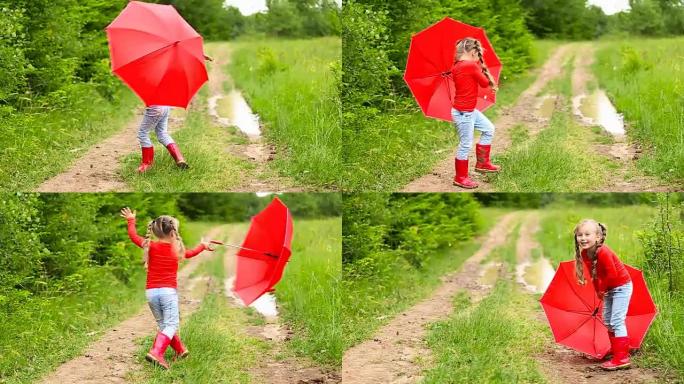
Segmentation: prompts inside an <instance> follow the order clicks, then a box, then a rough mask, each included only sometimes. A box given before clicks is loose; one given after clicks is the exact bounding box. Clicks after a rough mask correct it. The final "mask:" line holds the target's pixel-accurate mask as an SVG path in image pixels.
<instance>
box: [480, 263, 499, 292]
mask: <svg viewBox="0 0 684 384" xmlns="http://www.w3.org/2000/svg"><path fill="white" fill-rule="evenodd" d="M500 268H501V263H493V262H489V263H487V264H485V265H483V266H482V272H481V274H480V284H482V285H485V286H490V287H492V286H494V284H496V280H498V278H499V269H500Z"/></svg>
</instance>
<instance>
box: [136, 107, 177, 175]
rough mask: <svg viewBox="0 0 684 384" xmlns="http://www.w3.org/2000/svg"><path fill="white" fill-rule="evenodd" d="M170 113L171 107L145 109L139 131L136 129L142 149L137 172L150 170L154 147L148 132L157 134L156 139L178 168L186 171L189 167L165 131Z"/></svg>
mask: <svg viewBox="0 0 684 384" xmlns="http://www.w3.org/2000/svg"><path fill="white" fill-rule="evenodd" d="M170 112H171V107H166V106H161V105H152V106H149V107H146V108H145V114H144V115H143V120H142V123H140V129H138V140H139V141H140V148H141V149H142V162H141V163H140V166H139V167H138V172H140V173H144V172H146V171H147V170H148V169H150V168H152V162H153V161H154V146H153V145H152V141H151V140H150V131H152V130H154V131H155V132H156V133H157V139H158V140H159V142H160V143H162V145H163V146H165V147H166V149H167V150H168V151H169V153H170V154H171V157H173V159H174V160H175V161H176V165H177V166H178V168H181V169H187V168H188V167H189V166H188V163H186V162H185V158H183V155H182V154H181V152H180V149H179V148H178V145H177V144H176V143H175V142H174V141H173V138H171V136H170V135H169V132H168V131H167V128H168V124H169V113H170Z"/></svg>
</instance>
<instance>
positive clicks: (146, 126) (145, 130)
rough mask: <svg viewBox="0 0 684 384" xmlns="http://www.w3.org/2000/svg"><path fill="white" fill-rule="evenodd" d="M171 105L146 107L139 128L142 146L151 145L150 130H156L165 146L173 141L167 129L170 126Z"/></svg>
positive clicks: (139, 138) (158, 137)
mask: <svg viewBox="0 0 684 384" xmlns="http://www.w3.org/2000/svg"><path fill="white" fill-rule="evenodd" d="M170 112H171V107H165V106H161V105H153V106H151V107H147V108H145V114H144V116H143V120H142V123H140V128H139V129H138V140H139V141H140V146H141V147H151V146H152V141H151V140H150V131H152V130H154V131H155V132H156V133H157V139H158V140H159V142H160V143H162V145H164V146H165V147H166V146H167V145H169V144H171V143H173V139H172V138H171V136H169V132H168V131H167V129H168V126H169V113H170Z"/></svg>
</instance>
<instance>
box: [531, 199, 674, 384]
mask: <svg viewBox="0 0 684 384" xmlns="http://www.w3.org/2000/svg"><path fill="white" fill-rule="evenodd" d="M656 214H657V209H656V208H654V207H651V206H627V207H605V208H604V207H601V208H599V207H590V206H575V207H567V206H557V207H553V208H550V209H547V210H545V212H544V216H543V218H542V222H541V231H540V232H539V233H538V235H537V238H538V239H539V242H540V244H541V245H542V247H543V252H544V255H545V256H546V257H547V258H549V259H550V260H551V262H552V264H554V267H556V266H557V265H558V263H559V262H560V261H565V260H573V258H574V248H573V247H574V244H573V240H572V231H573V229H574V227H575V225H577V223H578V222H579V221H580V220H581V219H584V218H592V219H595V220H598V221H599V222H601V223H603V224H605V225H606V227H607V228H608V236H607V238H606V244H607V245H608V246H609V247H610V248H611V249H613V250H614V251H615V253H616V254H617V255H618V257H619V258H620V259H621V260H622V261H624V262H625V263H627V264H630V265H632V266H634V267H636V268H640V269H643V266H644V263H645V260H644V254H643V248H642V245H641V243H640V241H639V239H638V237H637V235H638V233H639V232H640V231H644V230H646V229H647V225H648V224H649V222H650V220H651V219H652V218H653V217H654V216H655V215H656ZM675 268H681V266H675ZM645 278H646V283H647V285H648V287H649V291H650V292H651V295H652V296H653V299H654V300H655V302H656V306H657V307H658V312H659V313H658V315H657V316H656V319H655V322H654V323H653V325H652V326H651V328H650V330H649V332H648V334H647V335H646V339H645V340H644V344H643V346H642V351H641V353H640V355H639V356H638V361H639V362H640V363H643V364H646V365H649V366H653V367H657V368H658V369H659V370H661V371H663V372H665V373H666V374H668V375H669V376H678V377H680V378H681V377H684V338H683V337H682V335H684V298H682V297H681V295H678V294H677V293H669V292H668V288H667V281H666V280H665V279H658V277H657V276H655V275H649V274H648V273H646V274H645Z"/></svg>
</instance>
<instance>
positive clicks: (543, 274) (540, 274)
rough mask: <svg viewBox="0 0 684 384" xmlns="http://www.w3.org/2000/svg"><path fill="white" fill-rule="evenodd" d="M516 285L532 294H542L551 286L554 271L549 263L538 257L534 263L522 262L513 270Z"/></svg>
mask: <svg viewBox="0 0 684 384" xmlns="http://www.w3.org/2000/svg"><path fill="white" fill-rule="evenodd" d="M515 274H516V276H517V280H518V283H520V284H522V285H523V286H524V287H525V289H527V290H528V291H530V292H532V293H544V292H545V291H546V288H548V287H549V284H551V280H552V279H553V275H554V274H555V270H554V269H553V266H552V265H551V262H550V261H549V260H548V259H547V258H545V257H540V258H539V259H537V260H535V261H524V262H522V263H520V264H518V265H517V266H516V268H515Z"/></svg>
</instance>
